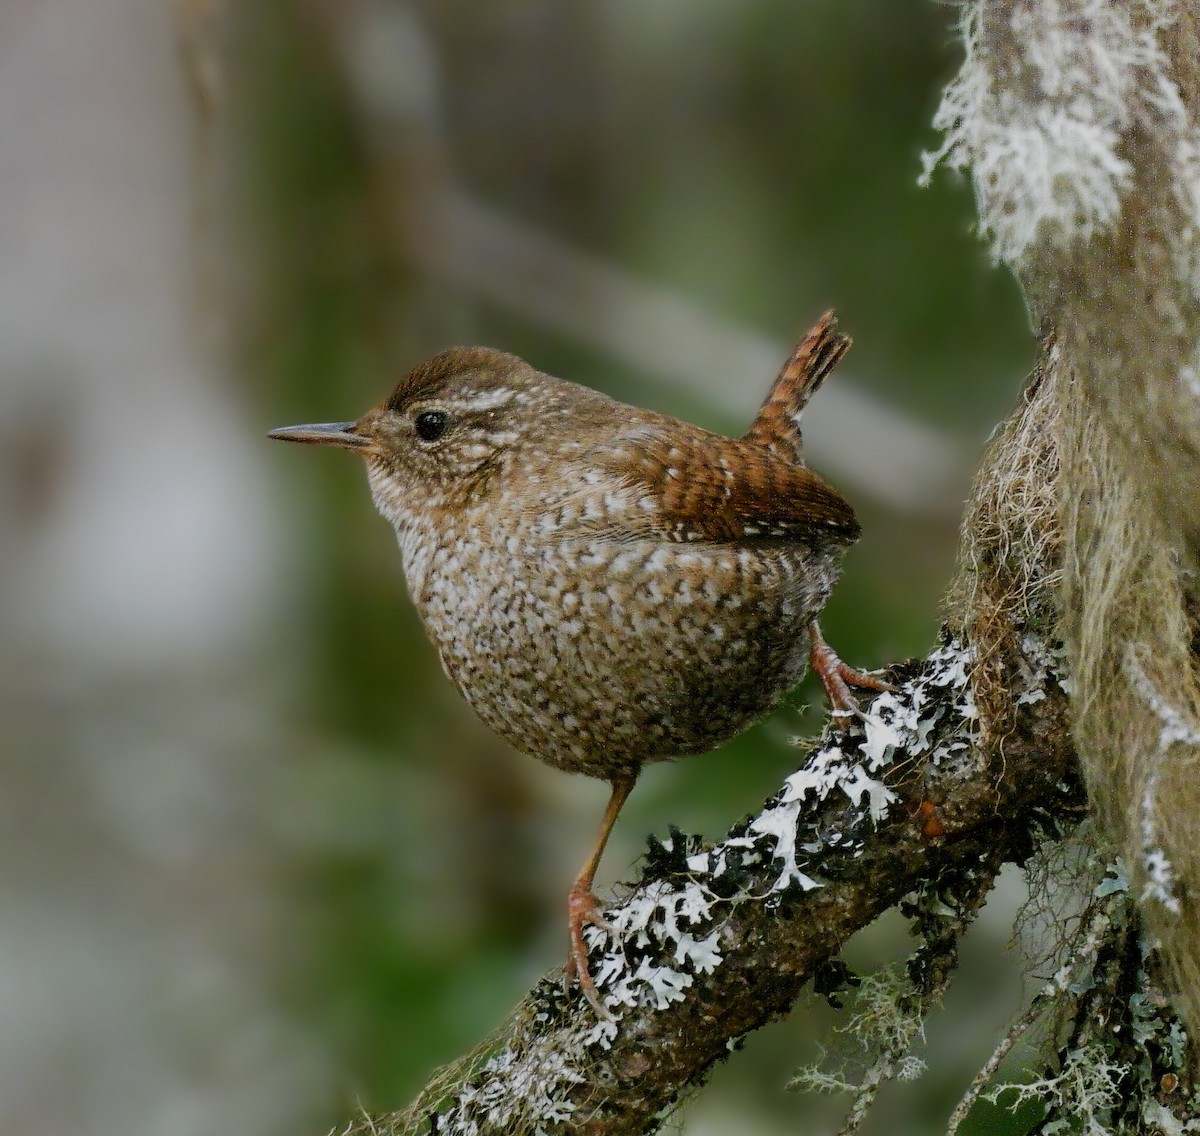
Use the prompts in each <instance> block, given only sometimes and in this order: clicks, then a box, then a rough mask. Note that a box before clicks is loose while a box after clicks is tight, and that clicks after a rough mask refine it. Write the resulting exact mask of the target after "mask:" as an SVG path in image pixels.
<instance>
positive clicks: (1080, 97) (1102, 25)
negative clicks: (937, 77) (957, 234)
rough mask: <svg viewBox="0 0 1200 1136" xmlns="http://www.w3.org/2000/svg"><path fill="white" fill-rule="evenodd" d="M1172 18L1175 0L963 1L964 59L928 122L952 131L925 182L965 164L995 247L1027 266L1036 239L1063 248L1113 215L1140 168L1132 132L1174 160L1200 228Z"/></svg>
mask: <svg viewBox="0 0 1200 1136" xmlns="http://www.w3.org/2000/svg"><path fill="white" fill-rule="evenodd" d="M1130 9H1133V11H1131V10H1130ZM1177 14H1178V13H1177V4H1176V2H1175V0H1140V2H1139V3H1137V4H1134V5H1128V6H1123V5H1117V4H1112V3H1110V2H1109V0H1030V2H1028V3H1023V4H1016V5H1013V6H1012V7H1011V9H1009V10H1008V11H1007V12H1001V11H999V10H994V11H993V10H989V11H988V12H987V13H986V15H985V9H984V6H983V5H982V4H981V3H980V2H979V0H975V2H972V3H969V4H967V5H965V6H964V8H963V13H962V17H961V25H960V32H961V36H962V41H963V46H964V52H965V57H964V60H963V64H962V67H961V69H960V70H959V73H958V75H957V76H956V77H955V78H954V80H953V81H952V82H951V83H950V84H949V86H948V87H947V88H946V91H945V93H944V95H943V98H942V103H941V105H940V107H939V108H938V111H937V114H936V115H935V117H934V123H933V124H934V127H935V128H936V129H938V130H941V131H942V132H943V135H944V139H943V142H942V145H941V147H940V148H938V149H937V150H936V151H933V152H931V153H928V154H926V155H924V158H923V162H924V167H925V169H924V174H923V175H922V179H921V180H922V183H923V184H927V183H928V181H929V179H930V177H931V176H932V173H933V170H934V169H935V168H936V167H937V166H938V165H946V166H948V167H950V168H951V169H955V170H960V171H966V170H968V169H969V170H970V173H971V177H972V181H973V183H974V187H975V193H976V197H977V202H978V209H979V227H980V230H981V232H982V233H983V235H984V236H985V237H987V238H988V240H989V241H990V244H991V248H992V254H993V256H994V257H995V259H996V260H997V261H1001V262H1004V263H1008V264H1010V265H1013V266H1014V267H1020V266H1021V264H1022V263H1023V262H1024V261H1025V259H1026V258H1027V256H1028V255H1029V253H1030V252H1031V251H1032V250H1035V249H1036V248H1037V246H1038V244H1039V243H1040V242H1043V241H1049V242H1051V243H1052V244H1054V245H1057V246H1059V247H1067V246H1069V245H1070V244H1072V243H1073V242H1075V241H1077V240H1087V239H1088V238H1089V237H1090V236H1092V234H1093V233H1095V232H1096V231H1097V230H1099V229H1102V228H1108V227H1110V226H1112V225H1113V224H1114V222H1115V221H1116V220H1117V217H1118V216H1119V214H1120V211H1121V203H1122V199H1123V196H1124V194H1125V193H1126V192H1127V191H1128V190H1129V188H1130V187H1131V185H1132V182H1133V179H1134V176H1135V170H1134V164H1133V162H1132V161H1131V160H1130V157H1129V154H1128V152H1127V147H1126V143H1127V140H1128V137H1129V135H1130V132H1131V131H1132V130H1134V129H1135V128H1136V129H1138V130H1140V131H1142V132H1143V133H1144V134H1146V135H1148V136H1151V137H1153V138H1155V139H1156V140H1157V144H1158V145H1159V147H1160V148H1161V149H1162V150H1163V151H1164V154H1165V156H1166V158H1167V160H1168V161H1169V162H1170V163H1171V164H1172V165H1173V166H1174V167H1175V168H1176V172H1177V174H1178V177H1177V185H1178V187H1179V188H1178V192H1177V194H1176V196H1177V198H1178V201H1177V205H1178V206H1179V207H1180V208H1181V209H1182V210H1183V212H1184V214H1185V215H1186V216H1187V217H1188V218H1190V219H1191V227H1192V228H1193V230H1194V228H1195V226H1196V224H1198V223H1200V188H1197V183H1198V181H1200V179H1198V178H1197V174H1198V173H1200V145H1198V143H1200V137H1198V136H1197V133H1196V131H1195V129H1194V128H1193V127H1192V125H1191V123H1190V121H1189V119H1188V115H1187V112H1186V107H1185V105H1184V102H1183V99H1182V97H1181V96H1180V93H1179V90H1178V88H1177V86H1176V84H1175V83H1174V81H1173V79H1172V78H1171V75H1170V65H1169V59H1168V57H1167V55H1166V53H1165V51H1164V50H1163V48H1162V46H1161V43H1160V37H1161V36H1162V35H1163V34H1164V33H1166V31H1167V29H1169V27H1170V25H1171V24H1172V23H1173V22H1174V21H1175V20H1176V18H1177ZM1193 236H1194V231H1193Z"/></svg>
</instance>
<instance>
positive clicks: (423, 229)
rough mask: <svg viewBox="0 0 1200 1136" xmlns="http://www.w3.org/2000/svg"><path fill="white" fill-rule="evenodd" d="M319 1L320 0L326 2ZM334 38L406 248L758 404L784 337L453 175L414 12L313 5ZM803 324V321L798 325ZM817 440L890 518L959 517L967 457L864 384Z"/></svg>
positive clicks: (734, 405) (496, 293) (459, 279)
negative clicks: (575, 242)
mask: <svg viewBox="0 0 1200 1136" xmlns="http://www.w3.org/2000/svg"><path fill="white" fill-rule="evenodd" d="M314 3H315V0H314ZM314 10H315V11H317V12H318V13H319V14H320V15H321V17H322V18H323V19H324V20H325V21H326V25H327V27H328V29H329V37H330V40H331V42H333V43H334V44H335V45H337V46H338V47H339V49H340V52H341V57H342V60H343V71H344V74H345V76H346V78H347V80H348V82H349V84H350V90H351V95H352V98H353V99H354V102H355V105H356V106H357V108H358V111H359V121H360V124H361V126H362V128H363V131H364V137H365V139H366V141H367V144H368V146H369V148H370V150H371V152H372V154H373V157H374V160H375V162H376V163H377V167H378V170H379V172H380V175H381V177H382V179H383V181H384V184H385V185H386V186H388V187H389V188H388V193H387V202H388V205H389V206H390V207H391V208H392V209H393V210H394V211H395V212H394V218H393V220H394V226H395V228H394V231H395V234H396V239H397V240H398V242H399V243H400V244H401V246H402V250H403V253H404V254H405V255H407V256H408V257H411V258H412V259H413V260H415V262H416V263H417V264H419V265H420V266H421V268H422V269H423V270H425V271H426V272H428V273H429V274H430V275H431V276H433V277H436V278H438V279H441V280H444V281H446V282H447V283H449V284H452V285H453V286H454V287H456V288H459V289H461V290H462V291H463V292H464V293H466V294H468V295H471V296H475V297H478V298H479V299H482V300H485V301H486V302H488V303H490V304H494V305H496V306H497V307H500V308H502V309H504V310H506V311H509V312H512V313H514V314H516V315H518V316H521V317H523V318H527V319H529V320H530V321H532V322H534V323H536V324H538V325H540V326H543V327H545V328H547V329H548V330H550V331H553V332H556V333H559V334H563V335H567V336H570V337H571V338H573V339H576V340H578V341H579V342H581V343H585V344H587V345H588V346H589V347H593V348H595V349H596V350H598V351H601V352H604V353H606V354H608V355H610V356H612V357H613V358H615V359H619V360H620V361H621V362H622V364H624V365H625V366H628V367H632V368H636V369H638V370H640V371H642V372H644V373H645V374H647V375H650V376H653V377H654V378H656V379H658V380H660V381H662V382H665V383H667V384H670V385H676V386H683V387H686V388H687V389H688V390H689V391H690V392H692V393H695V394H700V395H701V396H702V397H704V398H705V399H707V400H708V401H709V402H711V403H712V405H714V406H715V407H718V408H720V409H721V410H724V411H727V412H728V413H729V414H730V415H731V416H734V417H738V418H740V417H742V416H744V415H745V414H746V412H747V410H748V409H749V408H750V407H751V406H752V405H753V401H754V396H753V395H750V394H748V393H747V392H746V390H745V389H744V387H745V385H746V384H749V385H751V386H752V387H753V389H754V390H755V391H757V390H758V387H759V386H760V385H761V383H762V381H763V376H766V375H773V374H774V373H775V372H776V371H777V370H778V369H779V365H780V363H781V362H782V361H783V360H784V359H785V358H786V357H787V353H788V347H787V345H786V344H784V343H781V342H777V341H775V340H773V339H772V338H771V337H769V336H765V335H762V334H760V333H757V332H754V331H751V330H748V329H746V328H744V327H740V326H738V325H737V324H734V323H733V322H731V321H729V320H724V319H721V318H719V317H717V316H715V315H714V314H713V313H712V312H709V311H705V310H704V309H703V308H701V307H700V306H699V305H697V304H694V303H692V302H690V301H689V300H687V299H686V298H684V297H683V296H681V295H680V294H679V293H677V292H674V291H672V290H670V289H668V288H664V287H661V286H657V285H654V284H651V283H648V282H646V281H644V280H641V279H639V278H637V277H636V276H634V275H633V274H632V273H630V272H627V271H625V270H623V269H621V268H620V267H618V266H617V265H614V264H612V263H609V262H605V261H602V260H600V259H599V258H598V257H595V256H589V255H587V254H585V253H582V252H580V251H578V250H577V249H573V248H571V247H569V246H568V245H567V244H566V243H565V242H563V241H561V240H559V239H557V238H555V237H554V236H552V235H550V234H549V233H547V232H545V231H544V230H543V229H540V228H538V227H537V226H535V225H532V224H530V223H528V222H527V221H522V220H519V219H517V218H515V217H512V216H510V215H508V214H505V213H503V212H501V211H500V210H498V209H495V208H493V207H491V206H489V205H487V204H485V203H483V202H481V201H479V200H478V199H477V198H476V197H474V196H473V195H472V194H471V193H470V192H469V191H468V190H466V189H465V188H464V187H463V186H462V185H461V184H459V182H458V181H457V179H456V177H455V175H454V171H453V168H452V163H451V161H450V159H449V156H448V153H447V146H446V142H445V138H444V136H443V132H442V129H441V123H440V108H439V99H438V86H437V66H436V64H437V61H436V56H435V53H434V51H433V49H432V47H431V45H430V44H429V42H428V40H427V38H426V37H425V35H424V34H423V32H422V29H421V28H420V26H419V24H418V23H417V20H416V18H415V16H414V15H413V14H412V13H411V12H410V11H409V10H408V9H406V8H404V7H402V6H397V5H395V4H392V3H381V2H380V0H349V2H346V3H338V4H326V3H316V4H315V9H314ZM804 318H805V317H804V316H803V315H802V314H801V313H797V320H798V322H803V319H804ZM808 413H809V414H811V417H812V424H811V428H810V429H809V430H807V431H806V435H805V445H806V447H807V449H808V451H809V454H810V456H811V458H812V460H813V462H814V464H816V465H818V466H820V468H821V469H822V470H823V471H825V472H827V473H828V474H830V476H832V477H834V478H835V479H836V480H837V481H838V482H839V484H844V485H845V486H847V487H848V488H853V489H856V490H861V491H862V492H865V493H867V494H869V495H871V496H872V497H874V498H875V499H876V500H878V501H879V502H880V503H882V504H884V505H887V506H888V507H890V508H892V509H902V510H906V511H918V512H927V513H942V514H947V513H950V512H952V511H953V510H955V509H956V508H957V503H958V497H959V495H960V491H959V489H956V488H955V487H960V488H961V486H962V484H963V481H964V476H963V474H964V470H965V469H966V464H967V463H966V457H965V455H964V453H963V450H962V447H961V446H959V445H957V444H956V443H955V442H953V441H952V440H951V439H950V438H948V437H947V436H945V435H944V434H941V433H939V432H938V431H937V430H935V429H933V428H932V427H930V426H928V425H926V424H924V423H921V422H918V421H916V420H915V419H913V418H910V417H909V416H907V415H905V414H904V413H902V412H901V411H899V410H897V409H895V408H894V407H889V406H887V405H886V404H885V403H883V402H882V401H881V400H879V399H878V398H876V397H875V396H874V395H872V394H870V393H868V392H867V391H865V390H864V389H863V388H861V387H858V386H855V384H854V381H853V379H852V378H847V377H846V375H845V374H844V373H843V372H842V371H839V372H838V381H837V382H836V383H835V384H832V385H830V386H828V387H827V388H825V389H824V390H822V392H821V398H820V400H819V401H818V402H817V403H814V405H813V407H812V408H811V410H810V411H809V412H808Z"/></svg>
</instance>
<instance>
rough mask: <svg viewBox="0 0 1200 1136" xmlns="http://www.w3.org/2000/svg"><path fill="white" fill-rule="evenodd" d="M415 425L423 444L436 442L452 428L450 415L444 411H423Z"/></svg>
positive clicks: (414, 421) (414, 422) (416, 419)
mask: <svg viewBox="0 0 1200 1136" xmlns="http://www.w3.org/2000/svg"><path fill="white" fill-rule="evenodd" d="M413 425H414V426H415V427H416V430H417V437H418V438H420V439H421V441H422V442H436V441H437V440H438V439H439V438H440V437H441V436H442V435H443V434H444V433H445V432H446V431H447V430H448V429H449V428H450V415H449V414H447V413H446V412H445V411H444V410H423V411H422V412H421V413H420V414H418V415H417V417H416V418H415V419H414V420H413Z"/></svg>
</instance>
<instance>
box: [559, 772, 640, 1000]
mask: <svg viewBox="0 0 1200 1136" xmlns="http://www.w3.org/2000/svg"><path fill="white" fill-rule="evenodd" d="M636 781H637V774H636V773H634V774H632V775H627V776H625V777H622V778H619V779H617V780H614V781H613V783H612V796H611V797H609V799H608V808H606V809H605V810H604V819H603V820H602V821H601V822H600V835H599V837H597V839H596V846H595V848H593V849H592V854H591V856H589V857H588V860H587V863H586V864H584V866H583V870H582V871H581V872H580V873H579V875H578V876H577V877H576V879H575V882H574V884H572V885H571V891H570V893H569V894H568V896H567V928H568V931H569V932H570V936H571V950H570V953H569V954H568V955H567V965H566V967H565V968H564V970H563V986H564V988H565V987H569V986H570V985H571V979H573V978H577V979H579V989H580V990H581V991H582V992H583V996H584V997H585V998H586V999H587V1000H588V1001H589V1002H590V1003H591V1005H592V1009H594V1010H595V1011H596V1013H597V1014H598V1015H599V1016H600V1017H602V1018H611V1017H612V1014H610V1013H609V1012H608V1010H607V1009H606V1008H605V1006H604V1003H603V1002H601V1001H600V995H599V994H598V993H597V991H596V984H595V983H594V982H593V981H592V976H591V974H589V973H588V953H587V943H585V942H584V940H583V928H584V924H586V923H594V924H595V925H596V926H597V927H607V926H608V924H606V923H605V922H604V920H603V919H602V918H601V917H600V901H599V900H598V899H597V898H596V897H595V895H593V894H592V880H593V879H594V878H595V876H596V868H597V866H598V865H599V863H600V857H601V855H602V854H603V853H604V846H605V845H606V844H607V843H608V834H609V833H610V832H612V827H613V825H614V824H615V823H616V820H617V814H618V813H619V812H620V811H621V806H622V805H623V804H625V798H626V797H628V796H629V794H630V792H631V790H632V789H633V786H634V782H636Z"/></svg>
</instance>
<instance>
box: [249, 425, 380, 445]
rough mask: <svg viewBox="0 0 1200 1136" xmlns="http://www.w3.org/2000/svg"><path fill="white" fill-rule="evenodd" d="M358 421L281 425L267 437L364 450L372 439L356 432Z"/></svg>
mask: <svg viewBox="0 0 1200 1136" xmlns="http://www.w3.org/2000/svg"><path fill="white" fill-rule="evenodd" d="M356 425H357V423H356V422H314V423H312V424H310V425H308V426H281V427H280V428H279V429H278V430H272V431H271V432H270V433H269V434H268V435H267V437H268V438H278V439H279V440H280V441H281V442H304V443H306V444H307V445H310V446H341V447H342V449H345V450H362V449H366V448H368V447H370V446H371V444H372V439H371V438H369V437H367V436H366V435H364V434H358V433H355V429H354V428H355V426H356Z"/></svg>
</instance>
